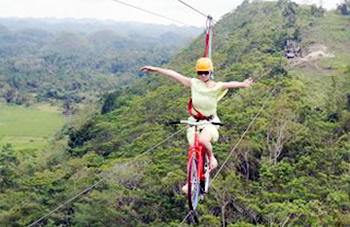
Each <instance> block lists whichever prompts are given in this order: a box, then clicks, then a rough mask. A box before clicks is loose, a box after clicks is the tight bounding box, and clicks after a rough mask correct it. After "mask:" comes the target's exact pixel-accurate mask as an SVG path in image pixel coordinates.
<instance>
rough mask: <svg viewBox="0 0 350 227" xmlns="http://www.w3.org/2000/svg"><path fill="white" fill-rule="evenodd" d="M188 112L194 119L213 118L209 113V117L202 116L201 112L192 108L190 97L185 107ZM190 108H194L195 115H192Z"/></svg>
mask: <svg viewBox="0 0 350 227" xmlns="http://www.w3.org/2000/svg"><path fill="white" fill-rule="evenodd" d="M187 110H188V113H189V115H190V116H191V117H193V118H195V119H196V120H207V121H209V120H212V119H213V118H214V116H213V115H210V116H209V117H207V116H204V115H203V114H202V113H201V112H199V111H198V110H196V108H194V106H193V105H192V97H190V100H189V101H188V107H187ZM192 110H194V111H195V112H196V115H194V114H193V113H192Z"/></svg>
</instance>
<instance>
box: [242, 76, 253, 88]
mask: <svg viewBox="0 0 350 227" xmlns="http://www.w3.org/2000/svg"><path fill="white" fill-rule="evenodd" d="M253 83H254V80H253V79H252V78H248V79H245V80H244V81H243V84H244V87H245V88H250V87H251V86H252V84H253Z"/></svg>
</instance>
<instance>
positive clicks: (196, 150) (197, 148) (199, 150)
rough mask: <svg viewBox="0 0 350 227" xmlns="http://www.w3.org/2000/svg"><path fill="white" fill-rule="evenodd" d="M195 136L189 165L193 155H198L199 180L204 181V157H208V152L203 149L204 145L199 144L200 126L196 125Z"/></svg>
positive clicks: (190, 149) (190, 151)
mask: <svg viewBox="0 0 350 227" xmlns="http://www.w3.org/2000/svg"><path fill="white" fill-rule="evenodd" d="M193 127H195V134H194V143H193V146H191V145H189V153H188V158H187V163H188V162H189V160H190V159H191V158H192V156H193V154H196V155H197V157H198V174H199V179H200V180H204V179H205V176H204V172H203V165H204V157H205V155H206V150H205V148H204V147H203V145H202V144H200V142H199V139H198V137H199V133H198V128H197V127H198V126H197V125H195V126H193Z"/></svg>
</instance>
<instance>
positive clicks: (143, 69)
mask: <svg viewBox="0 0 350 227" xmlns="http://www.w3.org/2000/svg"><path fill="white" fill-rule="evenodd" d="M140 70H141V71H149V72H156V71H158V68H157V67H154V66H149V65H147V66H143V67H141V68H140Z"/></svg>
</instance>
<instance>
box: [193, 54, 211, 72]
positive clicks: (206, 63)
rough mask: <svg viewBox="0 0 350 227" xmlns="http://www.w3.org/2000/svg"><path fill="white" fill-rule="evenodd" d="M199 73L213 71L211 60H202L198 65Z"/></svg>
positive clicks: (199, 60)
mask: <svg viewBox="0 0 350 227" xmlns="http://www.w3.org/2000/svg"><path fill="white" fill-rule="evenodd" d="M196 71H197V72H205V71H213V62H212V61H211V59H210V58H204V57H203V58H200V59H198V60H197V64H196Z"/></svg>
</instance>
